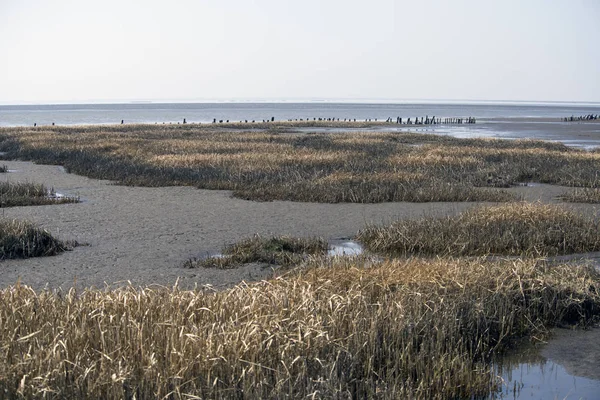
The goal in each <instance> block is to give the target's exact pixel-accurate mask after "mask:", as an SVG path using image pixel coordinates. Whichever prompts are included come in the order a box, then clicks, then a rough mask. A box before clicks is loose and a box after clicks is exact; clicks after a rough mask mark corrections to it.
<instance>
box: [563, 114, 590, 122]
mask: <svg viewBox="0 0 600 400" xmlns="http://www.w3.org/2000/svg"><path fill="white" fill-rule="evenodd" d="M596 119H598V114H596V115H594V114H588V115H580V116H578V117H574V116H572V115H571V116H570V117H565V118H564V120H563V121H565V122H574V121H592V120H596Z"/></svg>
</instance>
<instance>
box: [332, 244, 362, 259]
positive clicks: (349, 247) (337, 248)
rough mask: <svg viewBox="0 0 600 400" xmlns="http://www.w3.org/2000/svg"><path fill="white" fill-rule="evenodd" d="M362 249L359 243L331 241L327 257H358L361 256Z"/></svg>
mask: <svg viewBox="0 0 600 400" xmlns="http://www.w3.org/2000/svg"><path fill="white" fill-rule="evenodd" d="M362 252H363V247H362V246H361V245H360V243H357V242H353V241H351V240H348V241H339V242H337V241H332V242H330V243H329V250H328V251H327V255H328V256H330V257H333V256H358V255H360V254H362Z"/></svg>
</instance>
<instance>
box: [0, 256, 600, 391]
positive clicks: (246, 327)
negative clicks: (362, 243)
mask: <svg viewBox="0 0 600 400" xmlns="http://www.w3.org/2000/svg"><path fill="white" fill-rule="evenodd" d="M322 263H324V261H323V260H318V261H314V264H313V265H312V267H310V268H306V269H300V270H295V271H293V272H291V273H289V274H288V275H286V276H283V277H280V278H278V279H274V280H270V281H263V282H258V283H252V284H240V285H238V286H236V287H234V288H231V289H228V290H225V291H220V292H215V293H208V292H202V291H181V290H178V289H177V288H172V289H169V288H160V287H159V288H144V289H133V288H123V289H117V290H85V291H83V292H76V291H75V290H71V291H69V292H68V293H61V292H50V291H41V292H35V291H34V290H32V289H30V288H28V287H25V286H19V285H17V286H11V287H8V288H4V289H2V290H1V291H0V320H1V321H2V324H0V358H1V359H2V363H0V390H1V393H2V394H3V396H5V397H7V398H37V397H40V398H41V397H50V398H134V397H135V398H140V399H142V398H173V399H186V398H310V397H314V398H381V399H395V398H420V399H448V398H477V396H482V397H483V396H486V395H487V394H488V393H490V391H494V390H496V388H497V387H498V385H499V384H500V382H499V379H498V378H497V377H496V376H495V375H494V369H493V368H492V364H491V362H492V361H493V359H494V355H496V354H500V353H502V352H503V351H505V350H507V349H509V348H510V346H511V345H512V343H513V342H514V340H516V339H518V338H523V337H526V338H527V337H534V336H535V337H543V335H544V334H545V333H546V329H547V328H549V327H552V326H556V325H564V324H579V325H584V326H585V325H589V324H590V323H592V321H594V320H595V319H597V317H598V315H599V314H600V293H599V290H600V277H599V276H598V273H597V272H595V271H594V269H593V268H591V267H587V266H577V265H572V264H569V265H555V266H549V265H547V264H545V263H544V262H540V261H536V260H533V259H527V260H516V261H514V260H513V261H483V260H474V259H471V260H464V259H463V260H460V259H437V260H425V259H417V258H414V259H410V260H391V261H385V262H380V263H375V264H374V263H373V262H369V263H368V264H364V265H363V264H361V261H360V260H357V259H354V260H348V259H343V258H336V259H333V260H329V261H327V265H325V264H322Z"/></svg>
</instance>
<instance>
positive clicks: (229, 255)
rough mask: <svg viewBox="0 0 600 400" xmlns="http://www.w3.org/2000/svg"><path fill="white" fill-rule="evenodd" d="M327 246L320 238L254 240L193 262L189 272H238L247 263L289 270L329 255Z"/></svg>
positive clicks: (245, 241)
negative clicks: (309, 260)
mask: <svg viewBox="0 0 600 400" xmlns="http://www.w3.org/2000/svg"><path fill="white" fill-rule="evenodd" d="M327 247H328V245H327V242H326V241H325V240H323V239H320V238H294V237H289V236H274V237H270V238H263V237H260V236H259V235H255V236H254V237H252V238H249V239H246V240H242V241H241V242H238V243H235V244H232V245H229V246H227V247H225V249H223V254H222V256H219V257H208V258H205V259H191V260H188V261H187V262H186V263H185V265H184V266H185V267H186V268H198V267H204V268H222V269H227V268H236V267H239V266H241V265H243V264H247V263H264V264H271V265H277V266H282V267H289V266H292V265H296V264H298V263H300V262H302V261H303V260H305V259H306V258H307V257H308V256H310V255H324V254H326V253H327Z"/></svg>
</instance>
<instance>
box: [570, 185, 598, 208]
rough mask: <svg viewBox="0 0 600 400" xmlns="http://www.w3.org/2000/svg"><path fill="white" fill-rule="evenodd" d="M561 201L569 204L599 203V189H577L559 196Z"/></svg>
mask: <svg viewBox="0 0 600 400" xmlns="http://www.w3.org/2000/svg"><path fill="white" fill-rule="evenodd" d="M561 200H563V201H568V202H571V203H592V204H597V203H600V188H577V189H573V190H572V191H571V192H569V193H565V194H564V195H563V196H561Z"/></svg>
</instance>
